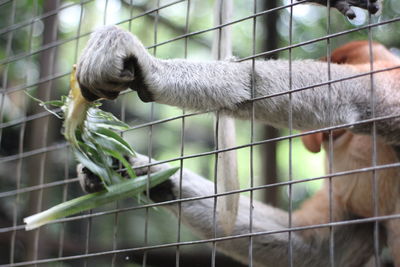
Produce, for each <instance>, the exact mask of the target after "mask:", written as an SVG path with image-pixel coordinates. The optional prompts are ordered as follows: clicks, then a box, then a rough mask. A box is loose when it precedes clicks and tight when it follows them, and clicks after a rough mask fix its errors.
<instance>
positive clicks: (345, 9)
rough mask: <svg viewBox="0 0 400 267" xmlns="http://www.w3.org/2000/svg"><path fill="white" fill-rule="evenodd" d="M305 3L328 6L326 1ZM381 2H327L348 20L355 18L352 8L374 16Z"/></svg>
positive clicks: (337, 0)
mask: <svg viewBox="0 0 400 267" xmlns="http://www.w3.org/2000/svg"><path fill="white" fill-rule="evenodd" d="M306 2H310V3H316V4H320V5H324V6H327V5H328V0H307V1H306ZM381 2H382V1H380V0H329V4H330V7H332V8H336V9H337V10H339V11H340V12H341V13H342V14H343V15H345V16H346V17H348V18H349V19H354V18H355V17H356V14H355V13H354V11H353V10H352V9H351V7H352V6H354V7H359V8H362V9H366V10H368V12H369V13H371V14H375V13H376V12H378V11H379V9H380V8H381Z"/></svg>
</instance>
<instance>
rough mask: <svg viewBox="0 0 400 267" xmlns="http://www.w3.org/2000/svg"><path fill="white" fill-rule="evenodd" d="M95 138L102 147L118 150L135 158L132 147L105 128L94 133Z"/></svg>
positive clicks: (100, 128)
mask: <svg viewBox="0 0 400 267" xmlns="http://www.w3.org/2000/svg"><path fill="white" fill-rule="evenodd" d="M92 134H93V138H94V139H95V140H96V141H97V143H100V144H101V145H102V146H104V147H106V148H109V149H112V150H117V151H119V152H120V153H123V154H127V155H131V156H134V155H135V152H134V151H133V149H132V147H131V146H130V145H129V144H128V143H127V142H126V141H125V140H124V139H123V138H122V137H121V136H119V135H118V134H117V133H115V132H113V131H111V130H109V129H107V128H103V127H99V128H98V129H97V130H96V131H95V132H92Z"/></svg>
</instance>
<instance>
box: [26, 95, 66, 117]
mask: <svg viewBox="0 0 400 267" xmlns="http://www.w3.org/2000/svg"><path fill="white" fill-rule="evenodd" d="M24 93H25V94H26V95H27V96H28V97H30V98H31V99H32V100H34V101H36V102H38V103H39V106H41V107H43V108H44V109H45V110H46V111H48V112H49V113H51V114H53V115H54V116H56V117H57V118H59V119H63V116H60V115H59V114H58V113H57V112H55V111H54V110H51V109H49V108H48V107H47V106H46V105H47V103H49V102H59V101H58V100H55V101H47V102H44V101H42V100H40V99H39V98H36V97H34V96H33V95H31V94H30V93H28V92H27V91H24ZM64 104H65V103H62V105H61V106H64ZM61 106H60V107H61Z"/></svg>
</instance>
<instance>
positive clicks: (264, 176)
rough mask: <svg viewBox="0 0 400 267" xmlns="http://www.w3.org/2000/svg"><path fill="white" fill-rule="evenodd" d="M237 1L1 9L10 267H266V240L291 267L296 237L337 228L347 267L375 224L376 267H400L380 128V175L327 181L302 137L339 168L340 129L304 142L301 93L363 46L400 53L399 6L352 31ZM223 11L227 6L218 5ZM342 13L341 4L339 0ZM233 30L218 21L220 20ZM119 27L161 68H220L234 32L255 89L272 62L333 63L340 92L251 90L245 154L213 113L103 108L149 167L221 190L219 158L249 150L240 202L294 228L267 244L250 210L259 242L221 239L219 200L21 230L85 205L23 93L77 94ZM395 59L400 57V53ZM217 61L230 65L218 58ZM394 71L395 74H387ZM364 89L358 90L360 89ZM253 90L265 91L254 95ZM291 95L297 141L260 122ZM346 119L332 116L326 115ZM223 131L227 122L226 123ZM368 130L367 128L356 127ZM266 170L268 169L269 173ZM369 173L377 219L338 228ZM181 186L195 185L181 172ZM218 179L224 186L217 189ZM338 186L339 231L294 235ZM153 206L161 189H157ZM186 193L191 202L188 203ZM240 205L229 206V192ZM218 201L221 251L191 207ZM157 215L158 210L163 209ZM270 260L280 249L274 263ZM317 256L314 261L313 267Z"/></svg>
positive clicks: (113, 209) (280, 7) (5, 253)
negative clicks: (350, 230)
mask: <svg viewBox="0 0 400 267" xmlns="http://www.w3.org/2000/svg"><path fill="white" fill-rule="evenodd" d="M224 1H225V2H226V1H228V0H220V1H211V0H207V1H200V0H179V1H170V0H151V1H141V0H87V1H85V0H80V1H78V0H75V1H72V0H70V1H61V0H56V1H53V0H29V1H28V0H18V1H16V0H3V1H0V14H1V16H0V40H1V42H0V47H1V49H0V63H1V67H0V71H1V73H2V75H1V95H0V143H1V151H0V153H1V155H0V165H1V168H0V183H1V192H0V198H1V201H0V213H1V216H0V266H3V267H5V266H110V265H111V266H253V264H254V263H253V243H254V239H255V238H257V237H258V236H262V235H271V234H277V233H288V239H289V240H288V244H289V245H288V250H287V255H286V257H287V260H288V262H287V264H288V266H295V265H294V262H293V253H294V248H293V245H292V242H291V239H292V238H293V236H292V235H293V231H301V230H310V229H311V230H312V229H319V228H321V227H325V228H328V229H329V263H330V266H338V265H337V263H335V254H336V253H338V252H337V250H335V229H336V227H339V226H343V225H350V224H363V223H373V224H374V230H373V231H372V232H371V235H373V238H374V255H375V257H373V258H372V260H371V261H372V264H373V266H390V264H392V261H391V259H390V256H388V253H387V248H385V244H384V243H383V242H382V241H381V239H380V231H382V230H381V229H380V227H379V226H380V224H381V222H386V221H387V220H393V219H398V218H400V214H391V215H380V213H379V210H378V204H377V202H378V198H379V195H378V193H379V192H378V189H377V179H378V178H377V173H378V172H379V171H380V170H384V169H387V168H396V167H397V168H398V167H399V164H398V163H393V164H386V165H379V164H378V161H377V160H378V159H377V150H378V149H379V147H378V146H377V136H376V130H375V126H373V127H372V129H373V133H372V135H371V136H372V137H371V138H372V144H373V145H372V152H371V155H370V157H371V165H370V166H369V167H366V168H362V169H354V170H348V171H342V172H336V171H335V166H334V163H333V162H332V161H331V160H330V161H329V162H328V163H327V172H326V173H328V174H325V173H324V170H323V166H324V158H325V154H324V153H323V152H321V153H319V154H317V155H312V154H310V153H308V152H307V151H306V150H305V149H304V147H303V146H302V144H301V140H300V138H301V136H303V135H305V134H309V133H315V132H328V136H329V142H328V143H329V145H328V149H327V151H326V152H325V153H326V154H328V155H330V158H331V159H332V158H333V156H334V149H333V146H334V144H333V142H334V136H333V134H332V131H334V130H336V129H340V128H342V127H343V126H346V127H351V126H352V125H351V124H350V125H332V126H331V127H328V128H324V129H316V130H313V131H309V132H307V133H300V132H297V131H295V130H294V129H293V117H292V113H293V109H294V108H296V107H295V106H293V103H292V101H291V100H292V97H291V96H292V93H293V92H298V91H301V90H309V89H311V88H313V86H320V85H328V91H327V92H326V93H327V94H328V95H330V94H331V90H330V84H331V83H332V82H335V80H334V79H332V77H331V74H330V72H331V70H330V66H331V65H330V62H331V57H330V54H331V52H332V51H333V50H334V48H336V47H338V46H339V45H341V44H344V43H347V42H349V41H352V40H356V39H366V40H368V41H369V42H370V48H369V49H370V52H371V54H372V48H371V44H372V42H373V41H380V42H382V43H385V44H388V45H390V46H393V47H396V46H397V47H399V43H398V42H399V41H398V40H397V38H396V36H398V34H399V31H400V30H399V29H400V27H399V20H400V15H399V12H398V11H399V10H400V3H397V1H395V0H391V1H389V0H387V1H386V2H385V6H384V10H383V13H382V15H380V16H378V17H374V16H369V15H366V13H365V12H363V11H358V12H357V18H356V19H355V20H354V21H350V20H348V19H346V18H345V17H343V16H342V15H341V14H339V13H338V12H336V11H333V10H332V9H331V10H329V7H328V8H324V7H320V8H318V7H312V6H308V5H304V4H303V3H302V2H304V1H300V2H297V1H293V0H290V1H289V0H285V1H280V0H254V1H232V4H233V14H232V15H231V16H230V17H228V18H227V19H226V20H222V19H221V18H222V15H223V14H224V12H225V11H224V9H223V6H224V5H222V4H221V5H218V3H223V2H224ZM216 2H217V3H216ZM328 2H329V1H328ZM218 8H220V10H218V12H219V14H220V17H219V19H218V16H217V17H216V18H217V19H216V20H214V19H213V14H214V12H215V10H214V9H218ZM108 24H115V25H119V26H120V27H122V28H124V29H126V30H129V31H130V32H132V33H134V34H135V35H137V36H138V37H139V39H140V40H141V41H142V42H143V43H144V45H145V46H146V47H147V48H148V50H149V51H150V52H151V53H152V54H153V55H154V56H156V57H160V58H185V59H189V60H199V59H201V60H203V59H206V60H211V59H213V58H212V53H211V46H212V42H213V39H214V40H215V38H217V39H218V37H216V36H218V35H221V34H222V31H224V30H228V28H229V31H231V34H232V41H231V43H229V42H228V43H224V44H220V46H219V49H220V50H221V45H223V46H225V49H226V48H227V47H226V46H230V45H231V46H232V50H233V54H234V55H235V56H236V57H237V58H235V59H234V60H235V61H237V62H243V61H251V62H252V72H253V75H252V79H253V80H252V84H253V85H254V84H255V80H254V77H255V73H256V72H257V65H256V64H255V61H256V60H263V59H266V58H278V57H279V58H286V59H289V61H288V62H289V64H288V66H287V67H288V69H289V73H291V71H292V60H293V59H298V58H307V59H308V58H312V59H318V58H321V57H326V61H327V64H326V71H327V73H328V80H327V81H325V82H324V83H323V84H319V85H313V86H310V87H308V88H296V87H295V86H294V85H293V84H292V77H291V75H289V77H287V91H285V92H281V93H279V94H274V95H257V94H256V92H255V91H254V88H252V103H253V109H252V116H251V120H250V121H237V124H238V125H239V126H237V127H236V132H237V137H236V144H235V145H234V146H233V147H228V148H221V147H219V146H218V140H217V138H216V136H217V135H218V133H216V129H218V127H215V122H214V116H213V115H212V116H210V115H211V114H212V113H207V112H192V111H189V110H184V111H182V110H180V109H177V108H173V107H168V106H165V105H161V104H156V103H151V104H145V103H142V102H141V101H140V100H139V99H138V97H137V96H136V93H134V92H132V91H126V92H124V93H123V94H122V95H121V96H120V97H119V98H118V100H115V101H104V103H103V108H104V109H105V110H107V111H111V112H112V113H114V114H116V115H117V116H118V117H119V118H120V119H121V120H123V121H125V122H127V123H128V124H129V125H130V130H129V131H125V132H123V133H122V135H123V137H124V138H125V139H126V140H128V142H129V143H131V144H132V146H133V148H134V149H135V150H136V151H137V152H139V153H142V154H146V155H148V156H149V157H150V158H154V159H157V160H158V161H157V162H154V161H152V160H150V161H149V162H148V164H147V167H149V168H150V166H154V165H157V164H160V163H170V164H172V165H175V166H180V167H181V169H183V168H187V169H190V170H192V171H194V172H196V173H198V174H200V175H202V176H204V177H207V178H210V179H212V180H215V182H216V183H218V177H216V176H217V166H218V164H217V163H218V154H220V153H222V152H226V151H236V153H237V157H238V177H239V179H240V184H241V188H240V190H237V191H235V192H233V193H235V194H241V195H247V196H249V197H250V198H249V199H250V201H251V203H250V206H251V207H253V205H254V203H253V201H256V200H259V201H266V202H268V203H269V204H272V205H274V206H277V207H280V208H282V209H284V210H286V211H288V215H289V216H288V218H289V221H288V228H287V229H284V230H271V231H258V230H257V228H254V227H253V224H254V223H253V209H249V211H248V220H249V228H248V230H247V232H246V233H242V234H230V235H227V236H220V235H217V231H216V230H215V229H216V227H217V226H216V225H217V224H218V220H217V218H216V217H217V215H216V207H217V204H216V203H217V202H218V199H219V197H221V196H223V195H226V194H227V193H221V192H218V190H217V187H215V191H214V194H212V195H207V196H201V197H199V196H194V197H189V198H185V199H183V198H182V195H180V197H179V198H178V199H177V200H171V201H168V202H167V203H168V204H170V205H177V206H178V212H177V214H176V216H172V215H171V214H170V213H167V212H165V211H164V209H163V206H165V205H166V203H151V204H143V203H138V202H137V201H136V200H133V199H130V200H124V201H118V203H114V204H109V205H106V206H104V207H102V208H97V209H94V210H92V211H91V212H88V213H85V214H80V215H76V216H71V217H68V218H65V219H61V220H57V221H56V222H55V223H52V224H49V225H46V226H43V227H41V228H40V229H37V230H34V231H25V229H24V225H23V221H22V219H23V218H24V217H26V216H28V215H31V214H34V213H37V212H39V211H42V210H45V209H47V208H49V207H52V206H54V205H55V204H58V203H60V202H63V201H66V200H68V199H71V198H74V197H76V196H79V195H82V194H83V192H82V191H81V189H80V188H79V184H78V180H77V178H76V172H75V166H76V164H77V163H76V161H75V160H74V158H73V156H72V153H70V150H69V147H68V145H67V143H66V142H65V140H64V139H63V137H62V135H61V134H60V128H61V123H60V121H59V120H57V119H56V118H53V117H52V116H51V115H50V114H49V113H48V112H46V111H44V110H42V109H41V108H40V107H38V106H37V104H36V103H34V102H32V101H31V100H30V99H29V98H27V97H26V95H25V94H24V92H25V91H27V92H29V93H31V94H33V95H35V96H36V97H37V98H40V99H42V100H44V101H46V100H50V99H56V98H59V97H60V96H61V95H65V94H67V92H68V90H69V88H68V84H69V83H68V77H69V74H70V69H71V66H72V65H73V64H74V63H76V62H77V60H78V58H79V54H80V53H81V51H82V49H83V47H84V46H85V44H86V42H87V40H88V38H89V35H90V33H91V32H92V31H93V30H94V29H95V28H97V27H99V26H102V25H108ZM392 51H393V52H394V53H396V51H399V50H396V49H394V50H392ZM216 59H220V60H221V59H222V60H224V59H223V58H220V57H218V56H217V57H216ZM370 66H371V68H370V71H369V72H367V73H365V74H364V75H369V76H370V79H371V85H370V87H371V88H370V90H371V107H372V112H371V113H372V114H371V119H369V120H367V121H364V123H365V122H368V123H371V124H372V125H375V123H376V120H381V119H390V118H393V117H395V116H396V114H393V116H391V117H388V118H375V114H374V112H375V111H374V107H375V105H376V103H375V98H374V94H375V93H374V86H373V84H374V83H373V79H374V74H375V73H377V72H382V70H375V69H374V62H373V59H372V57H371V62H370ZM383 71H385V70H383ZM350 78H357V77H350ZM253 87H254V86H253ZM283 95H288V97H289V105H288V107H287V108H288V110H289V124H288V125H287V129H278V130H277V129H273V128H271V127H266V126H264V125H261V124H259V123H258V122H257V121H256V120H255V116H256V115H255V114H254V103H256V102H257V101H259V100H262V99H266V98H273V97H279V96H283ZM327 108H328V109H329V110H330V111H331V113H332V112H335V110H333V107H332V105H331V104H329V105H328V107H327ZM216 123H217V124H218V120H217V122H216ZM356 123H360V122H356ZM265 165H266V166H267V167H265ZM363 172H365V173H368V174H369V175H371V177H372V178H371V179H372V181H373V182H372V183H373V184H374V189H373V195H372V196H371V197H372V199H373V201H372V202H373V203H374V215H373V216H372V217H368V218H354V219H350V220H345V221H343V220H339V221H337V220H335V218H334V217H333V212H332V209H333V207H332V205H333V202H332V199H333V198H334V192H333V190H332V183H333V180H334V179H339V178H340V177H341V176H344V175H351V174H355V173H363ZM179 175H180V180H181V182H182V179H183V175H182V172H180V174H179ZM213 178H214V179H213ZM324 180H328V184H329V186H328V188H329V200H330V205H329V206H330V207H329V217H330V218H329V222H328V223H323V224H315V225H309V226H302V227H299V226H296V225H293V222H292V215H293V212H294V211H295V210H296V209H297V208H298V207H299V205H300V203H302V202H303V201H304V200H305V199H306V198H308V197H309V196H310V195H313V194H314V193H315V191H316V190H318V189H319V188H320V187H321V183H322V181H324ZM146 194H147V195H148V196H149V189H147V190H146ZM180 194H182V192H180ZM228 194H229V193H228ZM206 198H212V199H214V203H215V204H214V210H213V213H214V214H213V222H214V226H213V227H214V228H213V229H214V233H213V236H212V238H199V237H198V236H196V233H195V232H193V231H191V229H188V228H187V227H186V226H185V225H184V222H183V220H182V214H181V213H182V209H181V205H182V203H183V202H188V201H193V202H195V201H200V200H201V199H206ZM154 208H156V209H154ZM239 238H241V239H243V240H246V241H245V242H247V243H246V244H248V262H247V264H243V263H239V262H236V261H234V260H233V259H231V258H229V257H227V256H225V255H224V254H223V253H220V252H219V244H220V242H224V241H228V242H229V241H231V240H235V239H239ZM265 253H268V250H266V251H265ZM305 257H307V256H305Z"/></svg>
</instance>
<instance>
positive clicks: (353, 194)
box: [294, 41, 400, 266]
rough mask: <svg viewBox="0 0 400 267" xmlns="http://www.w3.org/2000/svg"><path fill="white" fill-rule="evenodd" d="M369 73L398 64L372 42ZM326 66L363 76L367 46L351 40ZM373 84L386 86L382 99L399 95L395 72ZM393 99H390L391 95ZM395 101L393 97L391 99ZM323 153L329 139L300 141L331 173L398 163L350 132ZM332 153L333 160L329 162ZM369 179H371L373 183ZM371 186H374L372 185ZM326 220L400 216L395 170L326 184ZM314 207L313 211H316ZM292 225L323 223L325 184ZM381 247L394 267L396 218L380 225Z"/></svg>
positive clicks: (385, 149)
mask: <svg viewBox="0 0 400 267" xmlns="http://www.w3.org/2000/svg"><path fill="white" fill-rule="evenodd" d="M371 48H372V49H371V51H372V55H373V68H374V69H389V68H395V67H398V66H399V65H400V59H399V58H398V57H396V56H394V55H393V54H392V53H390V52H389V51H388V50H387V49H386V48H385V47H384V46H383V45H381V44H378V43H372V45H371ZM331 60H332V62H335V63H340V64H351V65H352V66H353V67H354V68H355V69H356V70H358V71H361V72H368V71H370V69H371V64H370V63H369V62H370V60H371V59H370V46H369V43H368V42H367V41H356V42H351V43H349V44H346V45H344V46H342V47H340V48H338V49H336V50H335V51H334V52H333V53H332V56H331ZM374 79H376V83H386V84H387V87H385V89H387V91H386V92H385V93H387V94H391V93H394V94H397V93H398V92H400V84H399V83H398V81H399V80H400V69H397V68H396V69H393V70H391V71H385V72H382V73H379V74H377V75H375V76H374ZM393 97H396V96H393ZM397 99H398V98H397ZM334 135H335V136H334V137H333V138H332V139H333V140H332V147H331V148H329V136H328V135H324V134H323V133H317V134H313V135H309V136H305V137H303V142H304V143H305V145H306V147H307V148H308V149H309V150H310V151H312V152H318V151H319V150H320V147H321V144H322V145H323V147H324V149H325V151H327V155H328V159H327V160H328V161H329V160H331V162H332V173H340V172H346V171H351V170H358V169H363V168H371V167H374V164H373V155H374V154H375V156H376V157H375V160H376V163H375V164H376V165H375V166H382V165H388V164H392V163H397V162H399V159H398V157H397V155H396V152H395V151H394V149H393V147H392V146H390V145H388V144H387V143H385V142H383V141H382V140H381V139H380V138H377V140H376V151H374V150H375V149H374V143H373V138H372V137H371V136H367V135H355V134H353V133H352V132H350V131H343V130H341V131H340V132H336V134H334ZM330 149H332V155H333V158H330V155H331V153H330V152H329V151H330ZM374 177H375V178H374ZM374 184H375V185H374ZM332 201H333V206H332V207H333V209H332V212H333V214H332V218H333V220H334V221H343V220H345V219H346V218H348V217H349V215H355V216H358V217H362V218H368V217H374V216H382V215H391V214H400V170H399V168H393V167H392V168H384V169H381V170H376V171H375V174H374V172H373V171H368V172H358V173H354V174H347V175H343V176H339V177H335V178H333V179H332ZM316 207H318V208H317V209H316ZM294 215H295V218H294V221H296V222H297V224H298V225H312V224H321V223H327V222H329V217H330V214H329V182H328V181H326V182H325V185H324V187H323V188H322V189H321V191H320V192H318V193H317V194H316V195H315V196H314V197H313V198H311V199H309V200H307V201H306V202H305V203H304V204H303V206H302V208H301V209H300V210H298V211H297V212H296V213H295V214H294ZM382 224H383V225H384V227H385V228H386V231H387V242H388V245H389V248H390V249H391V252H392V255H393V257H394V262H395V263H396V266H399V265H400V219H397V220H389V221H384V222H383V223H382ZM316 231H317V232H318V233H311V232H312V231H309V232H308V233H307V232H306V233H305V236H308V237H313V236H315V235H319V236H326V237H327V236H328V234H329V233H328V231H327V230H326V229H319V230H316Z"/></svg>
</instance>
